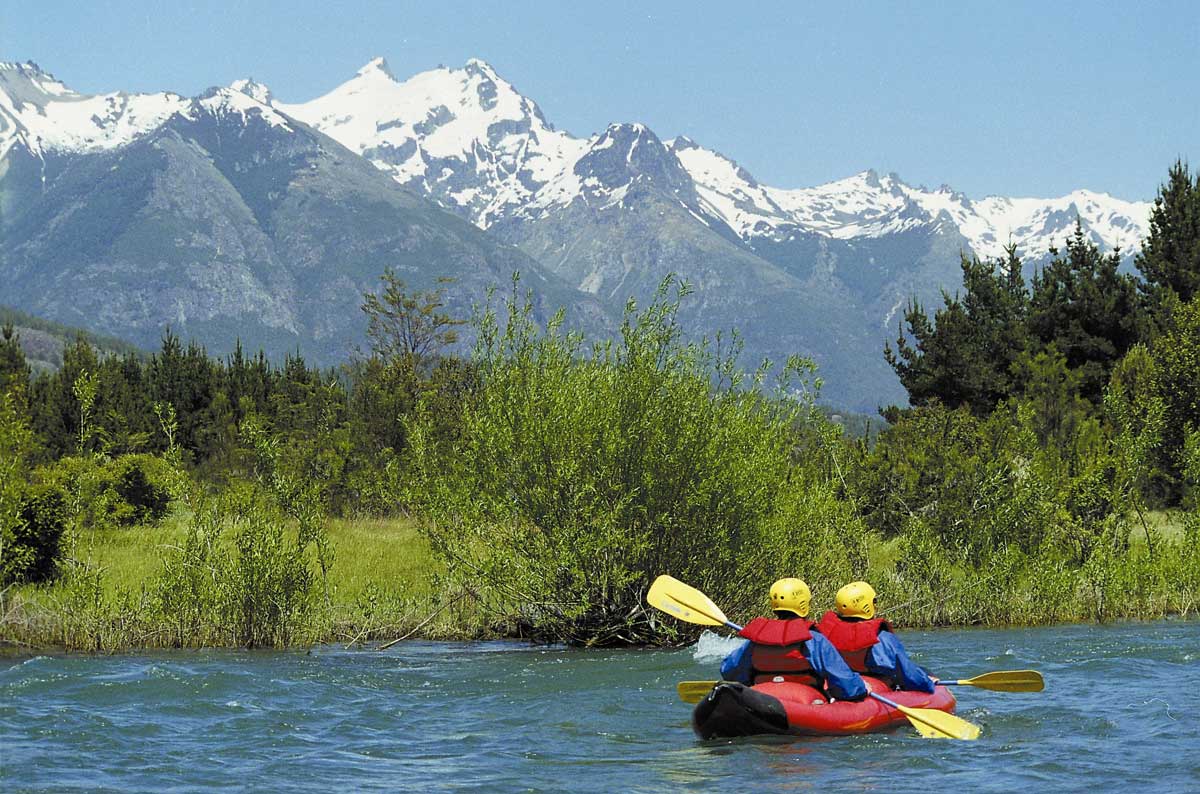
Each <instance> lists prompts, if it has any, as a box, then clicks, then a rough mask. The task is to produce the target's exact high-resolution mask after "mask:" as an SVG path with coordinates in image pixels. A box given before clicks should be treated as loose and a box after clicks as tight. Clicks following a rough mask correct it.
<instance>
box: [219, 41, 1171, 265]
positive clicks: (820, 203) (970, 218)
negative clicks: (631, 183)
mask: <svg viewBox="0 0 1200 794" xmlns="http://www.w3.org/2000/svg"><path fill="white" fill-rule="evenodd" d="M244 82H245V81H239V83H238V84H235V87H237V86H239V85H241V84H242V83H244ZM254 85H256V86H257V84H254ZM257 90H258V91H260V92H261V93H260V95H259V97H260V98H262V97H265V96H269V94H267V93H266V92H265V89H263V87H262V86H257ZM275 107H277V108H278V109H279V110H281V111H282V112H284V113H286V114H287V115H290V116H293V117H295V118H298V119H301V120H302V121H305V122H307V123H309V124H312V125H313V126H315V127H316V128H318V129H320V130H321V131H322V132H325V133H326V134H328V135H329V136H330V137H332V138H334V139H336V140H337V141H338V142H340V143H341V144H342V145H344V146H346V147H347V148H349V149H352V150H354V151H357V152H359V153H361V154H362V155H363V156H365V157H367V158H368V159H369V160H371V161H372V162H374V163H375V164H376V165H377V166H379V167H380V168H382V169H384V170H385V171H387V172H389V173H391V174H392V175H393V177H394V178H395V179H397V180H398V181H399V182H401V183H402V184H406V185H410V186H413V187H416V188H418V189H420V190H422V191H424V192H426V193H427V194H429V195H431V196H433V197H435V198H436V199H438V200H439V201H440V202H442V203H443V204H444V205H446V206H447V207H450V208H453V209H456V210H457V211H459V212H462V213H463V214H464V215H465V216H466V217H468V218H470V219H471V221H472V222H474V223H475V224H476V225H478V226H480V227H481V228H485V229H486V228H488V227H489V226H491V225H493V224H494V223H496V222H498V221H499V220H501V219H503V218H506V217H512V216H521V217H525V218H536V217H541V216H543V215H544V214H545V213H546V212H549V211H553V210H555V209H556V208H561V207H564V206H567V205H568V204H570V203H571V201H573V200H575V199H576V198H577V197H578V196H581V195H583V194H584V193H585V192H586V191H587V189H588V188H589V185H587V184H585V183H584V182H583V179H582V178H581V177H580V175H579V173H578V168H577V166H578V165H579V164H580V163H581V162H583V161H585V160H586V159H587V158H589V157H591V156H593V155H594V154H595V153H596V152H599V151H602V150H603V149H604V148H605V147H607V146H610V145H612V142H613V139H612V136H611V135H610V134H609V131H604V132H602V133H600V134H598V135H594V136H592V137H590V138H588V139H581V138H575V137H572V136H571V135H570V134H568V133H566V132H562V131H559V130H556V129H555V128H554V127H553V125H551V124H550V123H549V122H548V121H547V120H546V117H545V116H544V115H543V113H542V111H541V110H540V109H539V108H538V106H537V104H536V103H535V102H533V100H531V99H529V98H527V97H525V96H523V95H521V94H520V93H519V92H518V91H517V90H516V89H515V88H514V87H513V86H512V84H511V83H509V82H507V81H505V80H504V79H503V78H501V77H500V76H499V75H498V74H497V73H496V70H495V69H493V68H492V67H491V66H490V65H488V64H487V63H485V62H483V61H480V60H471V61H468V62H467V64H466V66H464V67H463V68H461V69H446V68H438V69H435V70H433V71H428V72H422V73H420V74H418V75H415V76H413V77H411V78H409V79H407V80H403V81H401V80H397V79H396V77H395V76H394V75H393V74H392V73H391V72H390V71H389V70H388V68H387V64H386V63H385V62H384V60H383V59H382V58H376V59H375V60H373V61H371V62H370V63H368V64H367V65H366V66H364V67H363V68H362V69H360V70H359V72H358V73H357V74H356V75H355V76H354V77H353V78H352V79H350V80H349V81H348V82H346V83H344V84H342V85H341V86H339V87H337V88H335V89H334V90H333V91H331V92H329V93H328V94H326V95H325V96H322V97H319V98H317V99H314V100H312V101H310V102H305V103H299V104H280V103H275ZM619 126H621V125H614V127H619ZM666 145H667V146H668V147H669V149H670V150H671V152H672V154H673V155H674V156H675V157H676V158H677V159H678V161H679V163H680V165H681V166H682V167H683V169H684V170H685V171H686V173H687V174H688V175H689V176H690V179H691V181H692V182H693V183H694V190H695V191H696V193H697V194H698V195H699V196H700V199H701V202H702V204H703V207H704V210H705V215H706V216H707V219H715V220H717V221H719V222H720V223H722V224H724V225H725V226H728V227H729V228H730V229H732V230H733V231H734V232H735V233H736V234H737V235H738V236H739V237H741V239H743V240H744V241H746V242H748V243H751V244H753V242H754V241H755V239H757V238H760V237H778V236H779V235H790V234H794V233H795V231H796V230H797V229H799V230H802V231H807V232H815V233H818V234H821V235H825V236H828V237H831V238H834V239H840V240H851V239H854V238H858V237H880V236H884V235H888V234H895V233H898V232H903V231H907V230H911V229H914V228H917V227H920V226H932V225H934V224H938V223H948V224H951V225H952V226H953V227H954V229H955V230H956V231H957V232H958V233H959V234H961V235H962V236H963V238H965V240H966V241H967V243H968V245H969V246H970V249H971V251H972V252H974V253H976V254H978V255H980V256H986V257H991V256H999V255H1000V254H1002V253H1003V248H1004V246H1005V245H1007V244H1008V243H1009V242H1013V243H1016V244H1017V248H1018V251H1020V252H1021V253H1022V254H1023V255H1026V256H1028V257H1031V258H1040V257H1043V256H1044V255H1045V254H1046V253H1047V251H1048V250H1049V248H1050V247H1051V246H1052V245H1058V244H1061V243H1062V241H1063V240H1064V239H1065V237H1066V235H1067V234H1069V233H1070V232H1071V230H1072V228H1073V226H1074V223H1075V218H1076V216H1078V217H1079V218H1080V220H1081V221H1082V222H1083V224H1084V227H1085V229H1086V230H1087V231H1088V232H1089V234H1091V235H1092V237H1093V239H1094V240H1095V241H1096V242H1097V244H1099V245H1101V246H1103V247H1105V248H1110V249H1111V248H1120V249H1121V250H1122V251H1124V252H1126V253H1130V252H1132V251H1134V250H1136V248H1137V246H1138V244H1139V241H1140V240H1141V238H1142V236H1144V235H1145V233H1146V228H1147V227H1146V223H1147V218H1148V216H1149V212H1150V207H1151V204H1150V203H1149V202H1131V201H1122V200H1120V199H1116V198H1113V197H1112V196H1108V195H1106V194H1103V193H1092V192H1089V191H1082V190H1081V191H1075V192H1073V193H1071V194H1069V195H1067V196H1062V197H1060V198H1051V199H1036V198H1011V199H1010V198H1002V197H988V198H984V199H981V200H972V199H970V198H968V197H967V196H965V195H963V194H962V193H959V192H956V191H954V190H952V189H951V188H949V187H946V186H942V187H940V188H938V189H936V190H929V189H927V188H924V187H913V186H910V185H907V184H905V183H904V182H903V181H901V179H900V178H899V177H898V176H896V175H895V174H889V175H887V176H879V175H878V174H876V173H875V172H874V171H864V172H862V173H859V174H856V175H854V176H851V177H848V178H846V179H842V180H838V181H836V182H831V183H829V184H826V185H819V186H816V187H811V188H800V189H783V188H775V187H770V186H767V185H763V184H761V183H759V182H758V181H757V180H756V179H755V178H754V177H753V176H752V175H751V174H750V173H748V172H747V171H746V170H745V169H744V168H742V167H740V166H739V165H738V164H737V163H736V162H734V161H733V160H731V159H729V158H728V157H725V156H724V155H722V154H719V153H717V152H714V151H711V150H709V149H705V148H704V147H702V146H700V145H699V144H697V143H695V142H694V141H692V140H690V139H688V138H686V137H678V138H675V139H674V140H670V141H666ZM591 187H595V186H594V185H592V186H591ZM608 188H609V189H610V190H614V191H615V190H618V189H624V186H623V185H611V186H608ZM593 192H594V191H593ZM593 198H597V197H596V196H593Z"/></svg>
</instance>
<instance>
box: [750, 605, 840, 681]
mask: <svg viewBox="0 0 1200 794" xmlns="http://www.w3.org/2000/svg"><path fill="white" fill-rule="evenodd" d="M814 625H816V624H814V623H813V622H812V621H811V620H808V619H807V618H794V619H792V620H777V619H774V618H755V619H754V620H752V621H750V623H748V624H747V625H746V627H745V628H744V629H742V630H741V631H739V632H738V636H739V637H745V638H746V639H748V640H750V642H751V643H753V644H752V645H751V646H750V666H751V667H752V668H753V669H754V683H756V684H760V683H762V682H763V681H770V680H772V679H773V678H775V677H777V676H779V677H782V678H783V679H784V680H785V681H799V682H800V683H802V684H813V683H814V682H816V683H817V685H819V684H820V682H819V680H818V677H817V674H816V673H815V672H814V671H813V669H812V665H810V664H809V663H808V657H806V656H805V655H804V642H805V641H806V640H808V639H809V638H810V637H812V628H813V626H814Z"/></svg>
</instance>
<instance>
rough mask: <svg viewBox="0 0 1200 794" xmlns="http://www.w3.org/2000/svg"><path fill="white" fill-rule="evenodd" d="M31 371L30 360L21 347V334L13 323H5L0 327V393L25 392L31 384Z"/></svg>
mask: <svg viewBox="0 0 1200 794" xmlns="http://www.w3.org/2000/svg"><path fill="white" fill-rule="evenodd" d="M29 372H30V370H29V362H28V361H26V360H25V351H24V350H23V349H22V348H21V335H20V334H18V333H17V331H16V329H15V328H14V327H13V324H12V323H5V324H4V327H3V328H0V394H6V393H8V392H12V391H16V390H20V391H21V392H22V394H23V393H24V391H25V389H26V387H27V386H28V385H29ZM22 399H24V398H23V397H22Z"/></svg>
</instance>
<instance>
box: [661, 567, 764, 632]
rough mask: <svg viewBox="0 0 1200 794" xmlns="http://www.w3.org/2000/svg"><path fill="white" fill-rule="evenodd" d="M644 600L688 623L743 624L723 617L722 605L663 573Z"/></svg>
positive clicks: (730, 625)
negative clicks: (719, 605)
mask: <svg viewBox="0 0 1200 794" xmlns="http://www.w3.org/2000/svg"><path fill="white" fill-rule="evenodd" d="M646 601H647V602H648V603H649V604H650V606H652V607H654V608H655V609H661V610H662V611H663V612H666V613H667V614H668V615H674V616H675V617H677V618H679V619H680V620H683V621H686V622H688V623H696V624H698V625H700V626H728V627H729V628H731V629H733V630H734V631H741V630H742V627H741V626H739V625H738V624H736V623H733V622H732V621H730V620H729V618H727V617H725V613H724V612H722V611H721V608H720V607H718V606H717V605H716V604H714V603H713V602H712V601H711V600H710V599H709V597H708V596H706V595H704V593H701V592H700V591H699V590H697V589H696V588H694V587H692V586H690V585H686V584H684V583H683V582H681V581H679V580H678V579H676V578H675V577H673V576H667V575H666V574H663V575H662V576H660V577H658V578H657V579H655V580H654V584H652V585H650V592H648V593H646Z"/></svg>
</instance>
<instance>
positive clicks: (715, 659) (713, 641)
mask: <svg viewBox="0 0 1200 794" xmlns="http://www.w3.org/2000/svg"><path fill="white" fill-rule="evenodd" d="M742 642H743V641H742V640H740V639H738V638H737V637H724V636H721V635H720V634H713V633H712V632H711V631H706V632H704V633H703V634H701V635H700V639H699V640H697V641H696V645H695V647H693V648H692V658H693V659H695V660H696V661H697V662H699V663H700V664H717V663H720V661H721V660H722V659H724V658H725V657H726V656H727V655H728V654H729V652H730V651H732V650H733V649H734V648H736V647H738V646H739V645H741V644H742Z"/></svg>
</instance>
